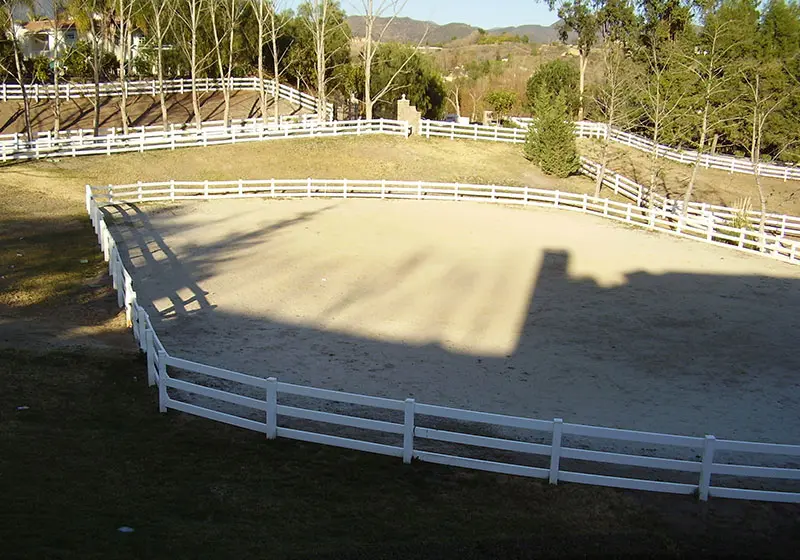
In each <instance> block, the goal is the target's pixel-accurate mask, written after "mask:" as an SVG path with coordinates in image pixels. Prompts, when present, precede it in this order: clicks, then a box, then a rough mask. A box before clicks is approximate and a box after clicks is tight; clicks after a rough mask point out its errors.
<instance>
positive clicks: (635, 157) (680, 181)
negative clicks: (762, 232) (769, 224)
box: [578, 139, 800, 215]
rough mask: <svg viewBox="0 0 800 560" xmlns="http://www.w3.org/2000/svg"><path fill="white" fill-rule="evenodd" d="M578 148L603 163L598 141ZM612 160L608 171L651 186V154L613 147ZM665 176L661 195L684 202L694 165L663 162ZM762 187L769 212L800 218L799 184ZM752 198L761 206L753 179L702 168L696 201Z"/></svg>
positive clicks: (730, 202) (767, 181)
mask: <svg viewBox="0 0 800 560" xmlns="http://www.w3.org/2000/svg"><path fill="white" fill-rule="evenodd" d="M578 145H579V147H580V150H581V152H582V153H583V154H584V155H586V156H587V157H590V158H593V159H595V160H599V158H600V142H599V141H598V140H594V139H580V140H578ZM610 150H611V159H610V161H609V164H608V167H609V169H612V170H614V171H616V172H617V173H621V174H622V175H625V176H626V177H628V178H630V179H632V180H634V181H636V182H638V183H640V184H642V185H647V184H649V183H650V159H649V156H648V154H645V153H644V152H641V151H639V150H636V149H634V148H629V147H627V146H622V145H620V144H611V145H610ZM659 165H660V167H661V172H660V173H659V176H658V180H657V184H658V187H657V192H659V193H660V194H664V195H666V196H668V197H670V198H675V199H680V198H682V197H683V195H684V193H685V192H686V185H688V184H689V177H690V176H691V173H692V168H691V166H690V165H685V164H681V163H677V162H674V161H669V160H667V159H663V158H661V159H659ZM762 183H763V186H764V191H765V193H766V195H767V209H768V210H769V211H771V212H780V213H786V214H792V215H798V214H800V196H798V192H799V191H800V184H798V182H797V181H786V182H784V181H783V180H781V179H772V178H767V177H763V178H762ZM742 197H750V198H751V199H752V200H753V201H754V202H755V203H756V206H758V203H757V201H758V190H757V189H756V183H755V178H754V177H753V176H752V175H744V174H741V173H728V172H726V171H720V170H717V169H704V168H702V167H701V168H700V170H699V172H698V175H697V184H696V187H695V191H694V200H696V201H699V202H708V203H710V204H720V205H725V206H734V203H735V202H736V200H737V199H740V198H742Z"/></svg>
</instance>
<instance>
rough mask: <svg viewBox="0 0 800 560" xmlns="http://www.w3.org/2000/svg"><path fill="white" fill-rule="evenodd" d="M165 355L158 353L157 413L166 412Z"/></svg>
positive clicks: (167, 397) (161, 352)
mask: <svg viewBox="0 0 800 560" xmlns="http://www.w3.org/2000/svg"><path fill="white" fill-rule="evenodd" d="M168 400H169V395H167V353H166V352H164V351H161V350H160V351H159V352H158V411H159V412H166V411H167V401H168Z"/></svg>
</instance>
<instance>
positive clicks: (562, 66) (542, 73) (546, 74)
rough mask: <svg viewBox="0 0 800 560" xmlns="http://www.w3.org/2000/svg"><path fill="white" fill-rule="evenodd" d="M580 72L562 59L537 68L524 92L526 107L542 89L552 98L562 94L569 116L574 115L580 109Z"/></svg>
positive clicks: (531, 105)
mask: <svg viewBox="0 0 800 560" xmlns="http://www.w3.org/2000/svg"><path fill="white" fill-rule="evenodd" d="M579 81H580V72H579V71H578V69H577V68H575V65H574V64H572V63H570V62H568V61H566V60H562V59H558V58H557V59H555V60H552V61H550V62H548V63H546V64H543V65H542V66H541V67H539V68H538V69H537V70H536V72H534V73H533V74H532V75H531V77H530V78H529V79H528V83H527V85H526V88H525V91H526V94H527V101H528V107H529V108H531V109H533V104H534V102H535V101H536V99H537V97H538V96H539V93H540V91H541V89H542V88H544V89H545V91H546V92H547V93H548V95H551V96H553V97H555V96H557V95H559V94H563V95H564V98H565V100H566V102H567V108H568V109H569V112H570V115H575V114H576V113H577V111H578V108H579V107H580V95H579V94H578V84H579Z"/></svg>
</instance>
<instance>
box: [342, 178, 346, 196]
mask: <svg viewBox="0 0 800 560" xmlns="http://www.w3.org/2000/svg"><path fill="white" fill-rule="evenodd" d="M342 198H347V179H345V180H344V181H342Z"/></svg>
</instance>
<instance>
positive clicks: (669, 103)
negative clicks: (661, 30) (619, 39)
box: [637, 43, 686, 208]
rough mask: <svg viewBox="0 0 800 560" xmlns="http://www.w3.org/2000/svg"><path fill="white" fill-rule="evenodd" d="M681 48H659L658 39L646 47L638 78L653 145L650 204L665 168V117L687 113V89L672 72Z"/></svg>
mask: <svg viewBox="0 0 800 560" xmlns="http://www.w3.org/2000/svg"><path fill="white" fill-rule="evenodd" d="M677 54H678V51H677V49H675V48H672V46H671V45H670V46H665V48H663V49H660V48H658V46H657V45H656V43H652V44H651V45H649V46H647V47H645V48H644V58H645V60H646V63H645V71H644V72H642V76H641V79H640V80H639V81H638V82H637V83H638V84H639V86H640V88H641V93H642V97H643V99H644V103H643V105H642V109H643V113H644V116H645V117H646V119H647V120H648V121H649V123H648V124H649V125H650V126H652V131H653V147H652V149H651V150H650V181H649V184H648V192H647V193H646V197H645V198H646V204H647V207H648V208H649V207H650V205H651V203H652V198H653V197H652V195H653V193H654V192H655V191H656V182H657V180H658V176H659V174H660V173H661V170H662V168H663V165H662V158H660V157H659V155H658V145H659V142H660V141H661V134H662V131H663V128H664V126H665V123H666V121H667V120H668V119H669V120H672V121H675V120H680V119H681V117H682V116H685V106H684V104H683V100H684V97H685V96H686V92H685V90H683V89H680V88H678V87H676V86H675V84H674V80H671V79H670V73H671V72H672V71H673V68H674V67H675V66H676V65H677V60H676V57H677Z"/></svg>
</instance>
